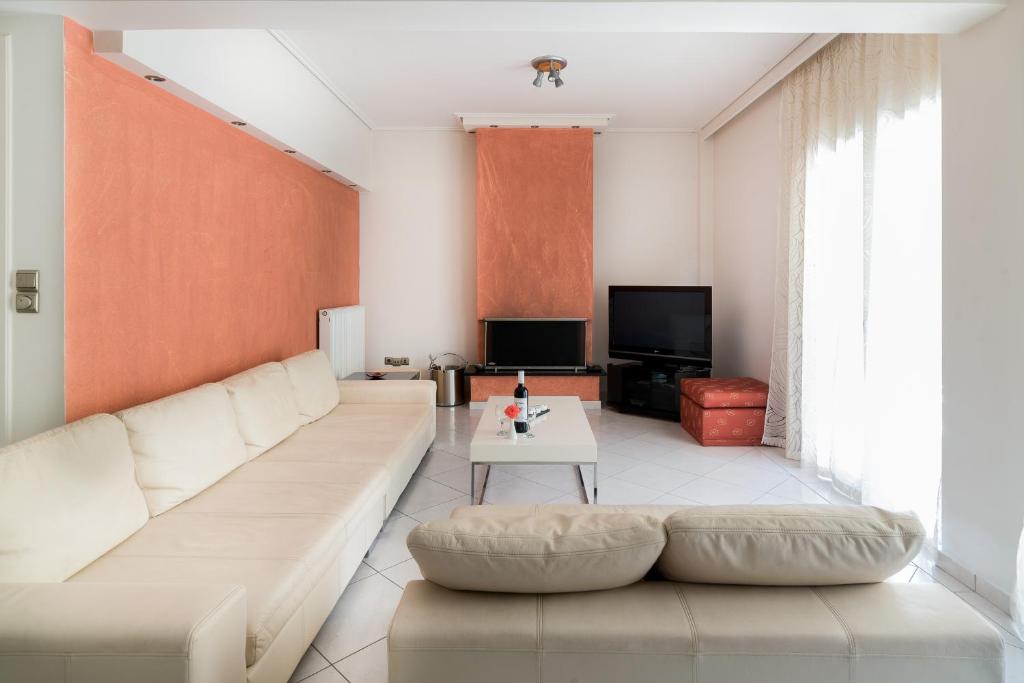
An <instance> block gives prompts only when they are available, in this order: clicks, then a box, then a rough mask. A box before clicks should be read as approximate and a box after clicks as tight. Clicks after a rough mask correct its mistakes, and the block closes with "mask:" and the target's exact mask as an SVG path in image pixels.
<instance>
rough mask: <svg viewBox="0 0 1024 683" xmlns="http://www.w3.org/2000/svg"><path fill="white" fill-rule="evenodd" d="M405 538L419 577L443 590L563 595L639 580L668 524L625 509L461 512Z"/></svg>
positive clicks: (660, 544)
mask: <svg viewBox="0 0 1024 683" xmlns="http://www.w3.org/2000/svg"><path fill="white" fill-rule="evenodd" d="M407 543H408V546H409V550H410V551H411V552H412V556H413V557H414V558H415V559H416V563H417V564H419V566H420V571H421V572H422V573H423V576H424V578H426V579H428V580H430V581H433V582H434V583H436V584H439V585H442V586H445V587H446V588H452V589H456V590H474V591H489V592H499V593H560V592H571V591H589V590H603V589H607V588H615V587H618V586H625V585H627V584H630V583H633V582H634V581H639V580H640V579H641V578H643V576H644V575H645V574H646V573H647V572H648V571H649V570H650V568H651V567H652V566H653V565H654V562H655V561H656V560H657V559H658V555H659V554H660V552H661V550H662V548H664V546H665V529H664V527H663V525H662V524H661V522H660V520H658V519H657V518H655V517H648V516H645V515H630V514H594V515H585V516H581V515H576V516H570V515H545V516H540V517H508V518H485V517H463V518H459V519H442V520H435V521H432V522H427V523H426V524H421V525H420V526H418V527H416V528H415V529H413V530H412V531H411V532H410V533H409V538H408V540H407Z"/></svg>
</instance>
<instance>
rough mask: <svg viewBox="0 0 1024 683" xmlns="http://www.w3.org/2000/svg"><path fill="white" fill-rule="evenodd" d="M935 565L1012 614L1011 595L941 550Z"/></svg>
mask: <svg viewBox="0 0 1024 683" xmlns="http://www.w3.org/2000/svg"><path fill="white" fill-rule="evenodd" d="M935 565H936V566H937V567H938V568H939V569H941V570H942V571H944V572H946V573H947V574H949V575H950V576H952V577H953V578H954V579H956V580H957V581H959V582H960V583H962V584H964V585H965V586H967V587H968V588H970V589H971V590H972V591H974V592H975V593H977V594H978V595H980V596H981V597H983V598H985V599H986V600H988V601H989V602H991V603H992V604H993V605H995V606H996V607H998V608H999V609H1001V610H1002V611H1004V612H1006V613H1007V614H1009V613H1010V602H1011V600H1010V594H1009V593H1006V592H1005V591H1003V590H1001V589H999V588H996V587H995V586H993V585H992V584H991V583H989V582H988V581H986V580H985V579H983V578H981V577H980V576H978V575H977V574H975V573H974V572H972V571H971V570H970V569H968V568H967V567H965V566H963V565H962V564H960V563H959V562H957V561H956V560H954V559H953V558H951V557H950V556H949V555H946V554H945V553H943V552H942V551H941V550H938V551H936V553H935Z"/></svg>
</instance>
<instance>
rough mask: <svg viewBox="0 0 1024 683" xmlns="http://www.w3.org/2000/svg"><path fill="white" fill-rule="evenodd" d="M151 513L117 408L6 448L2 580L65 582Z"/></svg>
mask: <svg viewBox="0 0 1024 683" xmlns="http://www.w3.org/2000/svg"><path fill="white" fill-rule="evenodd" d="M148 519H149V511H148V510H147V509H146V500H145V498H144V497H143V495H142V490H141V489H140V488H139V485H138V484H137V483H136V482H135V463H134V461H133V460H132V451H131V448H130V447H129V445H128V434H127V433H126V432H125V429H124V425H123V424H121V422H120V421H119V420H118V419H117V418H115V417H114V416H113V415H93V416H91V417H87V418H85V419H84V420H79V421H77V422H72V423H71V424H68V425H65V426H63V427H58V428H57V429H51V430H50V431H48V432H43V433H42V434H39V435H37V436H34V437H32V438H30V439H26V440H24V441H20V442H18V443H16V444H13V445H11V446H7V447H6V448H3V449H0V582H16V581H24V582H43V581H63V580H65V579H67V578H68V577H69V576H71V575H72V574H74V573H75V572H77V571H78V570H79V569H81V568H82V567H84V566H86V565H87V564H89V563H90V562H92V561H93V560H95V559H96V558H97V557H100V556H101V555H103V554H104V553H106V552H107V551H109V550H110V549H111V548H113V547H114V546H116V545H117V544H118V543H120V542H122V541H123V540H125V539H126V538H128V537H129V536H131V535H132V534H133V533H134V532H135V531H137V530H138V529H140V528H141V527H142V526H143V525H144V524H145V523H146V521H147V520H148Z"/></svg>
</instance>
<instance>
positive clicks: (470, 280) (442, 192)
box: [360, 131, 698, 368]
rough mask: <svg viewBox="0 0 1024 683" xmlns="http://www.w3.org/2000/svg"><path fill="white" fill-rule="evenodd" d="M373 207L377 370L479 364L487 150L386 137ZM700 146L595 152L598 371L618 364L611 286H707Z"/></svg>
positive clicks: (631, 140)
mask: <svg viewBox="0 0 1024 683" xmlns="http://www.w3.org/2000/svg"><path fill="white" fill-rule="evenodd" d="M373 152H374V156H373V159H374V169H373V172H374V179H375V186H374V190H373V191H372V192H366V193H364V194H363V195H362V196H361V197H362V198H361V201H362V207H361V228H360V258H361V262H360V297H361V301H362V303H363V304H364V305H365V306H366V355H367V358H366V363H367V367H379V366H381V365H382V364H383V362H384V356H385V355H390V356H409V357H410V359H411V363H412V365H413V366H416V367H421V368H422V367H426V363H427V355H428V354H429V353H432V352H433V353H436V352H440V351H455V352H457V353H461V354H463V355H464V356H466V357H467V358H468V359H469V360H470V361H471V362H476V361H478V360H479V359H478V358H477V357H476V356H477V323H476V298H475V292H476V239H475V235H476V194H475V186H476V146H475V138H474V137H473V136H472V135H467V134H466V133H462V132H435V131H411V132H385V131H376V132H375V133H374V150H373ZM697 252H698V249H697V136H696V135H695V134H689V133H606V134H604V135H602V136H600V137H597V138H595V146H594V303H595V316H594V317H595V320H594V362H596V363H606V362H607V345H608V340H607V326H608V321H607V310H608V303H607V300H608V285H609V284H623V285H626V284H663V285H670V284H680V285H685V284H696V283H697V262H698V253H697Z"/></svg>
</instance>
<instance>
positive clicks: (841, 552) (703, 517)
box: [658, 505, 925, 586]
mask: <svg viewBox="0 0 1024 683" xmlns="http://www.w3.org/2000/svg"><path fill="white" fill-rule="evenodd" d="M665 526H666V528H667V529H668V545H666V546H665V551H664V552H663V553H662V555H661V559H660V560H659V561H658V569H659V570H660V571H661V573H662V574H664V575H665V577H666V578H669V579H672V580H674V581H690V582H695V583H731V584H748V585H758V586H833V585H840V584H849V583H872V582H876V581H883V580H885V579H886V578H888V577H889V576H892V575H893V574H895V573H896V572H897V571H899V570H900V569H902V568H903V567H905V566H906V565H907V563H908V562H910V560H911V559H913V557H914V556H915V555H916V554H917V553H918V551H919V550H920V549H921V544H922V543H923V541H924V537H925V533H924V529H923V528H922V526H921V522H920V521H918V519H917V517H916V516H914V515H913V514H911V513H895V512H887V511H886V510H880V509H878V508H873V507H868V506H860V505H848V506H844V505H828V506H826V505H735V506H714V505H708V506H698V507H692V508H684V509H682V510H680V511H678V512H676V513H675V514H673V515H671V516H669V517H668V518H667V519H666V520H665Z"/></svg>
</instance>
